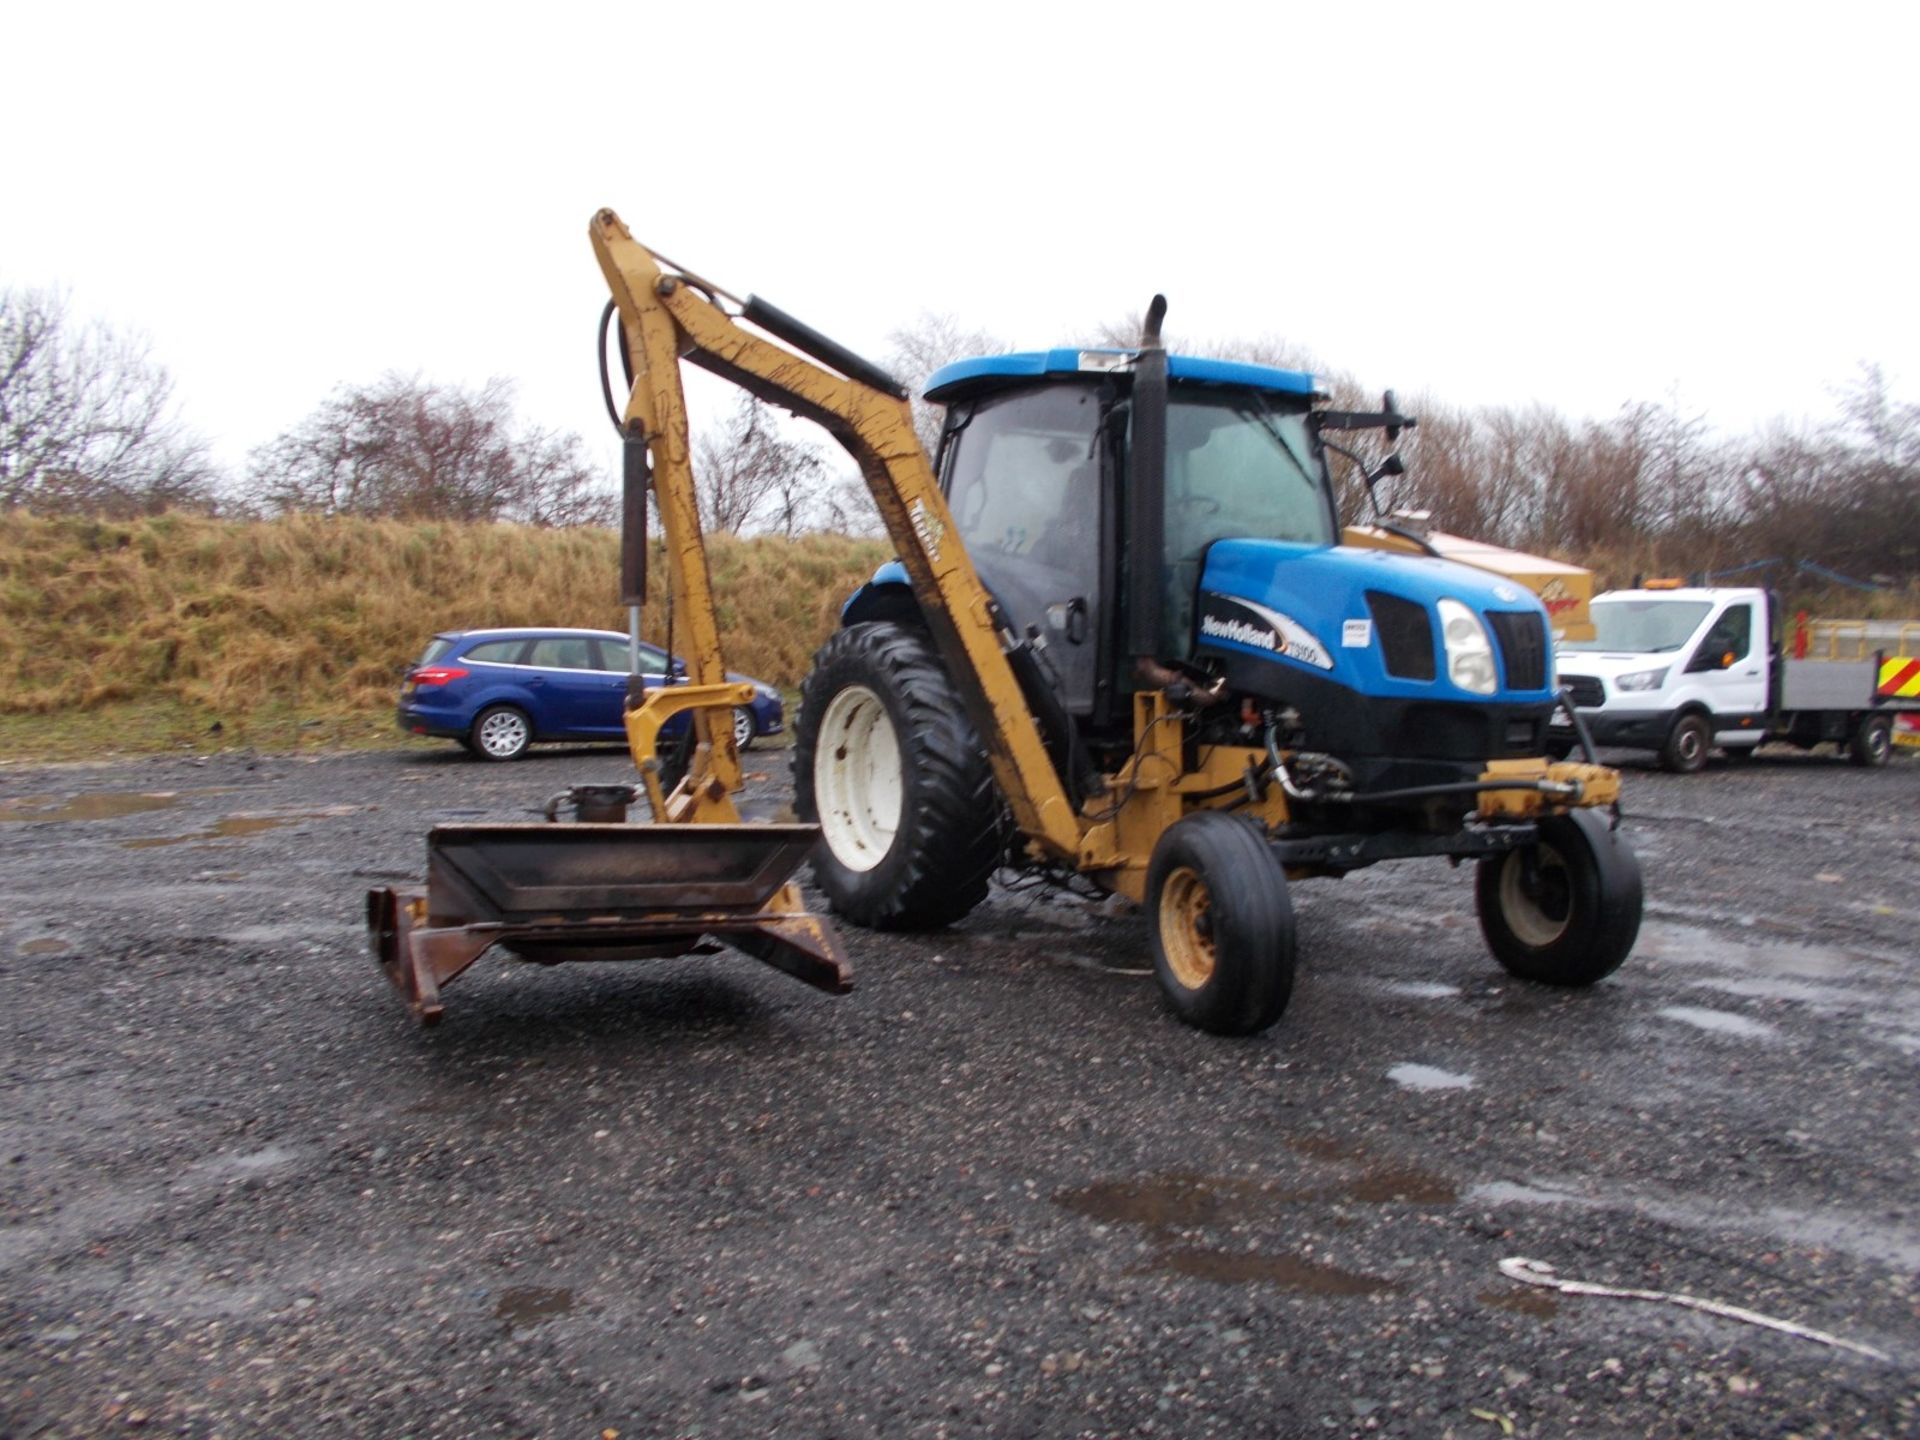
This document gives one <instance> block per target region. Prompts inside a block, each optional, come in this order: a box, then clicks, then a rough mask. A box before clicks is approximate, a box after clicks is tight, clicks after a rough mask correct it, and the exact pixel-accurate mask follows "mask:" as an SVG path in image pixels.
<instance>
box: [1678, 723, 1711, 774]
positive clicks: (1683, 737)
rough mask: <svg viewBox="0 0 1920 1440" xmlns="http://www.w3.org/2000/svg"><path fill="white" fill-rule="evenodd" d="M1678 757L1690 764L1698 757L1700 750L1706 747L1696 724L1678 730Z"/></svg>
mask: <svg viewBox="0 0 1920 1440" xmlns="http://www.w3.org/2000/svg"><path fill="white" fill-rule="evenodd" d="M1678 748H1679V751H1680V758H1681V759H1682V760H1684V761H1686V763H1687V764H1689V765H1691V764H1692V763H1693V762H1694V761H1695V760H1698V759H1699V758H1700V752H1701V751H1703V750H1705V749H1706V748H1707V742H1706V740H1705V739H1704V737H1702V735H1701V734H1700V730H1699V728H1698V727H1697V726H1693V725H1689V726H1687V727H1686V728H1685V729H1684V730H1682V731H1681V732H1680V745H1679V747H1678Z"/></svg>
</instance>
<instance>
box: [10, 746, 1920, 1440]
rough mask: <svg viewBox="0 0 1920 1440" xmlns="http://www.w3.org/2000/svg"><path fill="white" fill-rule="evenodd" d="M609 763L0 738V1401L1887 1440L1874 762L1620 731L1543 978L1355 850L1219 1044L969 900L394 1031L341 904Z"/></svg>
mask: <svg viewBox="0 0 1920 1440" xmlns="http://www.w3.org/2000/svg"><path fill="white" fill-rule="evenodd" d="M783 760H784V756H782V755H781V754H780V753H779V752H772V753H767V752H754V753H753V754H751V755H750V756H749V765H750V768H752V769H753V770H754V771H755V772H756V774H757V775H758V776H759V778H758V779H756V780H755V782H754V785H753V788H752V791H751V794H750V797H749V798H750V801H751V804H752V805H753V806H754V807H755V808H756V809H757V810H758V812H759V813H763V814H774V813H777V812H778V811H779V809H780V808H781V807H782V806H783V804H784V802H785V790H784V785H783V779H784V777H783V776H782V774H781V773H780V767H781V765H782V763H783ZM1629 764H1630V765H1632V764H1633V762H1631V761H1630V762H1629ZM627 774H628V767H627V763H626V761H625V759H624V757H623V756H621V755H620V754H618V753H617V752H613V751H607V750H578V751H571V752H565V751H563V752H554V753H538V754H536V756H535V758H533V759H532V760H529V761H527V762H524V763H521V764H517V765H487V764H482V763H479V762H474V761H471V760H468V759H467V758H465V757H464V756H463V755H462V754H461V753H460V752H458V751H457V750H455V749H453V747H447V748H446V749H445V750H444V751H442V750H439V749H424V748H418V747H416V748H409V749H405V750H400V749H396V750H394V751H392V752H388V753H380V754H368V755H356V756H333V757H322V758H319V759H300V760H295V759H281V758H273V757H250V756H231V757H228V756H217V757H210V758H204V759H203V758H200V757H182V758H178V759H170V760H142V761H129V762H124V763H116V764H106V765H97V766H68V767H59V768H40V769H34V768H25V767H17V766H15V767H0V996H3V997H4V1000H5V1004H4V1007H0V1036H3V1037H4V1045H3V1047H0V1437H4V1440H13V1437H16V1436H18V1437H25V1436H43V1435H45V1436H68V1435H71V1436H82V1435H86V1436H93V1435H101V1434H117V1433H121V1432H123V1431H126V1432H129V1433H150V1434H161V1433H164V1434H180V1435H188V1436H203V1437H212V1436H251V1435H282V1434H296V1433H297V1434H301V1435H343V1436H361V1435H376V1434H377V1435H387V1434H392V1435H403V1434H404V1435H415V1436H450V1437H451V1436H475V1435H507V1436H534V1435H539V1436H580V1437H595V1436H604V1435H605V1434H606V1433H608V1432H615V1433H616V1434H617V1435H619V1436H626V1437H630V1440H631V1437H637V1436H682V1435H684V1436H695V1435H698V1436H732V1435H761V1434H767V1435H771V1434H780V1435H820V1436H827V1435H832V1436H867V1435H872V1436H887V1437H895V1436H929V1437H931V1436H943V1435H955V1436H957V1435H1009V1436H1029V1435H1032V1436H1047V1435H1061V1436H1081V1435H1086V1436H1114V1435H1132V1434H1158V1435H1168V1436H1194V1435H1233V1436H1242V1435H1279V1436H1294V1435H1315V1436H1318V1435H1336V1436H1338V1435H1352V1436H1372V1435H1388V1436H1405V1437H1420V1440H1427V1437H1436V1436H1454V1437H1462V1440H1464V1437H1472V1436H1501V1435H1506V1434H1508V1433H1511V1434H1514V1435H1519V1436H1531V1437H1556V1440H1557V1437H1560V1436H1564V1435H1568V1434H1583V1435H1600V1436H1636V1437H1637V1436H1647V1435H1655V1436H1664V1435H1681V1434H1691V1435H1732V1436H1748V1435H1751V1436H1775V1437H1785V1436H1790V1435H1801V1436H1806V1437H1815V1436H1833V1437H1840V1436H1846V1437H1853V1436H1868V1437H1871V1436H1881V1437H1894V1436H1912V1435H1915V1434H1920V1198H1916V1197H1920V991H1917V990H1916V986H1915V980H1916V974H1915V972H1916V969H1920V954H1917V953H1916V952H1920V946H1917V945H1916V943H1915V939H1914V937H1915V935H1916V934H1920V761H1917V760H1915V759H1913V758H1910V757H1906V756H1902V757H1900V758H1898V759H1897V760H1896V762H1895V763H1894V765H1893V766H1891V767H1890V768H1889V769H1887V770H1885V771H1879V772H1872V771H1862V770H1857V769H1854V768H1853V767H1850V766H1847V765H1845V764H1844V763H1839V762H1836V761H1834V760H1832V759H1830V758H1826V757H1799V756H1794V755H1790V754H1782V755H1780V756H1777V757H1776V756H1773V755H1771V754H1768V755H1765V756H1763V757H1762V758H1761V759H1760V760H1759V761H1758V762H1756V763H1755V764H1753V765H1750V766H1746V767H1742V768H1740V769H1737V770H1735V769H1729V768H1726V767H1724V766H1720V765H1715V766H1714V767H1713V768H1712V769H1710V770H1709V771H1708V772H1707V773H1706V774H1705V775H1703V776H1699V777H1692V778H1687V779H1680V778H1675V777H1669V776H1665V775H1662V774H1659V773H1657V772H1653V771H1650V770H1645V769H1640V768H1631V769H1630V770H1629V773H1628V777H1627V792H1626V794H1627V801H1626V808H1627V814H1628V821H1627V824H1628V829H1629V833H1630V834H1631V836H1632V838H1633V841H1634V844H1635V845H1636V847H1637V849H1638V851H1639V853H1640V855H1641V858H1642V862H1643V865H1644V867H1645V869H1646V874H1647V895H1648V911H1647V921H1646V925H1645V927H1644V929H1643V933H1642V938H1641V941H1640V945H1639V947H1638V949H1637V951H1636V954H1635V956H1634V958H1633V959H1632V960H1630V961H1629V962H1628V964H1627V965H1626V967H1625V968H1623V969H1622V970H1621V971H1620V972H1619V973H1618V974H1617V975H1616V976H1614V977H1612V978H1610V979H1609V980H1607V981H1605V982H1603V983H1602V984H1601V985H1599V986H1597V987H1595V988H1594V989H1593V990H1592V991H1589V992H1583V993H1565V992H1558V991H1552V990H1546V989H1542V988H1540V987H1536V986H1531V985H1527V984H1524V983H1521V982H1517V981H1513V980H1511V979H1510V978H1509V977H1507V976H1505V975H1504V974H1503V973H1502V972H1501V971H1500V970H1499V969H1498V968H1497V967H1496V966H1494V965H1493V963H1492V962H1491V960H1490V959H1489V958H1488V957H1487V955H1486V953H1485V950H1484V947H1483V945H1482V944H1481V941H1480V937H1479V932H1478V928H1477V925H1476V923H1475V919H1474V916H1473V910H1472V896H1471V883H1470V881H1471V877H1470V876H1469V875H1468V874H1467V873H1466V871H1465V870H1464V869H1460V870H1455V869H1451V868H1449V867H1448V866H1446V865H1444V864H1401V865H1390V866H1381V867H1378V868H1376V869H1374V870H1371V871H1368V872H1365V873H1363V874H1361V875H1358V876H1355V877H1353V878H1351V879H1349V880H1346V881H1343V882H1337V883H1336V882H1312V883H1307V884H1303V885H1301V886H1299V887H1298V888H1297V889H1296V891H1295V896H1294V899H1295V906H1296V910H1297V913H1298V916H1299V924H1300V953H1301V957H1302V969H1301V975H1300V979H1299V982H1298V985H1297V987H1296V991H1295V998H1294V1001H1293V1004H1292V1006H1291V1008H1290V1009H1289V1011H1288V1013H1287V1014H1286V1016H1285V1017H1284V1018H1283V1020H1282V1021H1281V1023H1280V1024H1279V1025H1278V1026H1277V1027H1275V1029H1274V1030H1273V1031H1271V1032H1269V1033H1268V1034H1267V1035H1264V1036H1261V1037H1258V1038H1256V1039H1253V1040H1249V1041H1239V1042H1230V1041H1221V1040H1216V1039H1211V1038H1209V1037H1206V1036H1203V1035H1199V1034H1197V1033H1196V1032H1193V1031H1190V1030H1187V1029H1184V1028H1182V1027H1181V1026H1179V1025H1178V1024H1177V1023H1175V1022H1173V1021H1172V1020H1171V1019H1170V1018H1169V1017H1168V1016H1167V1015H1166V1013H1165V1011H1164V1010H1163V1009H1162V1007H1161V1006H1160V1004H1159V1001H1158V997H1157V995H1156V993H1155V990H1154V986H1153V981H1152V979H1151V976H1150V972H1148V970H1147V966H1146V949H1145V946H1146V935H1145V929H1144V925H1143V922H1142V921H1141V919H1140V918H1139V917H1138V916H1137V915H1134V914H1131V913H1129V912H1128V911H1127V910H1126V909H1125V907H1124V906H1119V905H1116V904H1114V903H1112V902H1110V901H1109V902H1092V901H1088V900H1084V899H1081V898H1078V897H1073V896H1065V895H1062V894H1060V893H1058V892H1054V891H1048V890H1036V889H1031V888H1027V887H1022V886H1015V887H1012V888H998V889H996V893H995V895H994V896H993V898H992V899H991V900H990V901H989V903H988V904H987V905H986V906H983V907H982V908H981V909H980V910H979V911H977V912H975V914H974V915H973V916H971V917H969V918H968V920H967V921H966V922H964V923H963V924H962V925H960V926H957V927H955V928H954V929H952V930H950V931H946V932H942V933H939V934H933V935H924V936H898V935H893V936H882V935H873V934H866V933H862V932H857V931H850V932H848V939H849V942H850V947H851V951H852V957H853V962H854V966H855V971H856V986H857V988H856V991H855V993H854V994H852V995H850V996H848V997H846V998H844V999H838V1000H836V999H830V998H827V997H824V996H822V995H819V994H818V993H816V992H813V991H811V990H808V989H806V988H804V987H802V986H799V985H797V984H794V983H793V982H792V981H790V980H787V979H785V978H783V977H781V976H779V975H777V974H775V973H774V972H772V971H770V970H768V969H766V968H765V967H763V966H761V965H759V964H757V963H756V962H754V961H751V960H748V959H745V958H743V957H739V956H736V955H732V954H728V955H723V956H719V957H713V958H707V959H702V958H688V959H677V960H671V961H661V962H648V963H644V964H634V965H624V966H616V965H568V966H561V967H557V968H542V967H538V966H530V965H524V964H515V963H512V962H508V961H503V960H500V959H498V958H492V957H490V958H488V959H486V960H483V961H482V962H481V963H480V964H479V965H477V966H476V967H475V968H474V970H473V971H471V972H470V973H469V974H468V975H467V976H465V977H462V978H461V979H460V980H459V981H458V982H456V983H455V984H454V985H452V986H451V987H449V989H448V991H447V993H446V1001H447V1018H446V1021H445V1023H444V1024H443V1025H442V1026H441V1027H439V1028H438V1029H436V1030H433V1031H420V1030H417V1029H415V1028H414V1027H413V1026H412V1025H411V1024H410V1023H409V1022H408V1020H407V1019H406V1017H405V1014H404V1011H403V1009H402V1007H401V1006H400V1004H399V1003H398V1001H397V999H396V998H395V997H394V995H393V994H392V992H391V990H390V989H389V988H388V987H387V986H386V984H385V982H384V981H383V980H382V978H381V977H380V975H379V972H378V971H377V969H376V968H375V967H374V965H373V964H372V962H371V960H370V958H369V957H368V954H367V951H366V947H365V941H364V937H363V935H362V925H363V911H362V903H363V895H364V892H365V890H366V889H367V888H368V887H369V886H371V885H379V884H389V883H393V882H395V881H398V880H411V879H414V878H417V876H418V874H419V870H420V867H421V865H422V863H423V861H424V835H425V832H426V829H427V828H428V827H429V826H430V825H431V824H433V823H435V822H438V821H443V820H451V819H481V818H485V819H501V820H514V819H531V818H534V816H535V815H537V813H538V812H539V810H540V808H541V806H542V805H543V804H544V802H545V800H546V797H547V796H549V795H551V794H552V793H554V791H556V790H558V789H561V788H564V787H565V786H566V785H567V784H569V783H573V782H576V781H614V780H619V779H621V778H623V777H625V776H626V775H627ZM1515 1255H1524V1256H1529V1257H1534V1258H1536V1259H1539V1260H1542V1261H1546V1262H1548V1263H1551V1264H1552V1265H1554V1266H1555V1267H1557V1269H1558V1271H1559V1272H1560V1273H1561V1275H1563V1276H1566V1277H1569V1278H1573V1279H1577V1280H1590V1281H1594V1282H1597V1283H1604V1284H1610V1285H1617V1286H1626V1287H1640V1288H1649V1289H1654V1290H1660V1291H1673V1292H1684V1293H1686V1294H1690V1295H1694V1296H1704V1297H1711V1298H1713V1299H1716V1300H1719V1301H1724V1302H1728V1303H1731V1304H1736V1305H1740V1306H1744V1307H1747V1308H1749V1309H1752V1310H1756V1311H1760V1312H1763V1313H1766V1314H1769V1315H1772V1316H1776V1317H1780V1318H1784V1319H1788V1320H1793V1321H1797V1322H1800V1323H1802V1324H1805V1325H1809V1326H1815V1327H1818V1328H1820V1329H1824V1330H1828V1331H1832V1332H1835V1333H1836V1334H1840V1335H1843V1336H1847V1337H1849V1338H1850V1339H1852V1340H1855V1341H1858V1342H1859V1343H1861V1344H1864V1345H1869V1346H1871V1347H1874V1348H1876V1349H1878V1350H1880V1351H1883V1352H1885V1353H1886V1354H1887V1355H1888V1356H1889V1357H1890V1358H1889V1359H1887V1360H1885V1361H1880V1360H1874V1359H1871V1358H1868V1357H1864V1356H1861V1355H1857V1354H1850V1353H1844V1352H1840V1351H1836V1350H1834V1349H1832V1348H1828V1347H1822V1346H1819V1345H1815V1344H1812V1343H1809V1342H1808V1341H1806V1340H1804V1339H1798V1338H1795V1337H1792V1336H1788V1335H1782V1334H1779V1333H1775V1332H1772V1331H1767V1330H1763V1329H1760V1328H1758V1327H1755V1326H1751V1325H1743V1324H1741V1323H1739V1322H1737V1321H1734V1320H1729V1319H1726V1318H1724V1317H1718V1316H1708V1315H1702V1314H1697V1313H1691V1312H1687V1311H1682V1310H1673V1309H1670V1308H1668V1307H1660V1306H1649V1305H1645V1304H1638V1305H1636V1304H1634V1303H1631V1302H1624V1301H1619V1300H1610V1299H1604V1298H1597V1297H1580V1296H1571V1295H1562V1294H1556V1293H1552V1292H1548V1291H1543V1290H1539V1289H1534V1288H1530V1287H1528V1286H1526V1285H1523V1284H1520V1283H1517V1282H1514V1281H1511V1280H1509V1279H1507V1278H1505V1277H1503V1276H1502V1275H1501V1274H1500V1273H1499V1270H1498V1265H1499V1262H1500V1261H1501V1260H1502V1259H1504V1258H1507V1257H1510V1256H1515Z"/></svg>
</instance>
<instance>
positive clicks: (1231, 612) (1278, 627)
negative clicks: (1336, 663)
mask: <svg viewBox="0 0 1920 1440" xmlns="http://www.w3.org/2000/svg"><path fill="white" fill-rule="evenodd" d="M1200 638H1201V639H1202V640H1220V641H1224V642H1226V643H1227V644H1229V645H1244V646H1246V647H1247V648H1248V649H1250V650H1265V651H1267V652H1269V653H1270V654H1274V655H1284V656H1286V657H1287V658H1288V659H1289V660H1298V661H1300V662H1302V663H1303V664H1307V665H1311V666H1313V667H1314V668H1315V669H1317V670H1331V669H1332V668H1333V656H1331V655H1329V654H1328V653H1327V648H1326V646H1324V645H1322V644H1321V643H1320V642H1319V641H1318V640H1316V639H1314V638H1313V634H1312V632H1310V631H1309V630H1308V629H1307V627H1306V626H1304V625H1302V624H1301V623H1300V622H1299V621H1298V620H1295V619H1294V618H1293V617H1292V616H1290V615H1282V614H1281V613H1280V612H1279V611H1278V610H1269V609H1268V608H1267V607H1266V606H1264V605H1256V604H1255V603H1254V602H1253V601H1251V600H1236V599H1234V598H1233V597H1232V596H1230V595H1212V594H1207V595H1202V596H1201V597H1200Z"/></svg>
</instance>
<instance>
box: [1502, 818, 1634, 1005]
mask: <svg viewBox="0 0 1920 1440" xmlns="http://www.w3.org/2000/svg"><path fill="white" fill-rule="evenodd" d="M1474 900H1475V902H1476V903H1477V905H1478V908H1479V911H1480V931H1481V933H1482V934H1483V935H1485V936H1486V937H1487V946H1488V948H1489V949H1491V950H1492V951H1493V958H1494V959H1496V960H1498V961H1499V962H1500V964H1501V966H1502V967H1503V968H1504V969H1505V970H1506V971H1507V973H1508V974H1510V975H1517V976H1519V977H1520V978H1521V979H1522V980H1536V981H1538V982H1540V983H1541V984H1543V985H1592V984H1594V983H1595V982H1597V981H1599V980H1601V979H1603V978H1605V977H1606V976H1608V975H1611V974H1612V973H1613V972H1614V971H1615V970H1618V969H1619V968H1620V965H1621V962H1623V961H1624V960H1625V959H1626V958H1627V956H1628V955H1629V954H1630V953H1631V952H1632V950H1633V942H1634V940H1635V939H1636V938H1637V937H1638V936H1639V934H1640V909H1641V888H1640V862H1639V861H1638V860H1636V859H1635V858H1634V854H1633V851H1632V849H1631V848H1630V847H1629V846H1628V844H1627V842H1626V840H1625V839H1623V838H1622V837H1621V836H1620V835H1619V834H1618V833H1617V832H1615V831H1612V830H1609V829H1608V828H1607V824H1606V822H1605V821H1604V820H1602V819H1601V818H1600V817H1599V816H1598V815H1596V814H1594V813H1593V811H1591V810H1575V811H1573V812H1572V813H1571V814H1568V815H1553V816H1549V817H1547V818H1546V819H1544V820H1542V821H1541V822H1540V840H1539V843H1538V844H1535V845H1529V846H1527V847H1525V848H1524V849H1520V850H1510V851H1508V852H1507V853H1506V854H1504V855H1494V856H1490V857H1489V858H1487V859H1485V860H1482V861H1481V862H1480V864H1479V869H1478V871H1477V873H1476V874H1475V876H1474Z"/></svg>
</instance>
